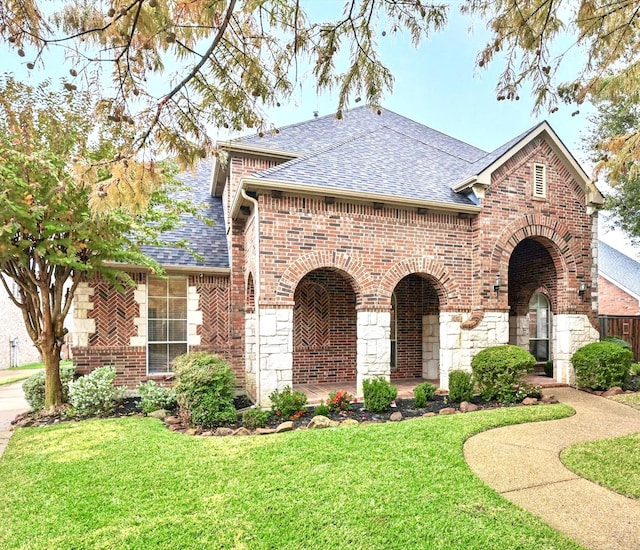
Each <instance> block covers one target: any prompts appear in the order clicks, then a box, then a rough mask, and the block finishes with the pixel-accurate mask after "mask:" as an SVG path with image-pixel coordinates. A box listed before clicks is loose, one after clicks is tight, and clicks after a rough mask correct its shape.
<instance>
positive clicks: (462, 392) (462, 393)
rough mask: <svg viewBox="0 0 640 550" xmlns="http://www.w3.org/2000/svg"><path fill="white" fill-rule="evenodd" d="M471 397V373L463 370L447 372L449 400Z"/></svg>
mask: <svg viewBox="0 0 640 550" xmlns="http://www.w3.org/2000/svg"><path fill="white" fill-rule="evenodd" d="M472 399H473V382H472V381H471V373H470V372H466V371H463V370H452V371H451V372H450V373H449V400H450V401H453V402H454V403H462V402H463V401H471V400H472Z"/></svg>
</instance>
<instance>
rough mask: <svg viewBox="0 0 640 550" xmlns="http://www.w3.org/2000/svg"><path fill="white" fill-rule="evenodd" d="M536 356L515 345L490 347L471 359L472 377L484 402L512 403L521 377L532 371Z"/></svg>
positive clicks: (516, 398)
mask: <svg viewBox="0 0 640 550" xmlns="http://www.w3.org/2000/svg"><path fill="white" fill-rule="evenodd" d="M535 364H536V359H535V357H534V356H533V355H531V354H530V353H529V352H528V351H526V350H524V349H522V348H521V347H518V346H513V345H509V344H507V345H504V346H492V347H490V348H486V349H483V350H482V351H480V352H479V353H478V354H476V356H475V357H474V358H473V359H472V360H471V370H472V372H473V380H474V382H475V385H476V388H477V389H478V391H479V392H480V395H481V396H482V398H483V399H485V400H486V401H494V400H495V401H498V402H499V403H514V402H515V401H517V400H518V388H519V386H520V385H521V383H522V379H523V378H524V376H525V375H526V374H527V373H528V372H530V371H531V370H533V367H534V366H535Z"/></svg>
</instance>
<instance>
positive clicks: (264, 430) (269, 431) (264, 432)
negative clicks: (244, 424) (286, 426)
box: [255, 428, 276, 435]
mask: <svg viewBox="0 0 640 550" xmlns="http://www.w3.org/2000/svg"><path fill="white" fill-rule="evenodd" d="M255 433H256V435H270V434H274V433H276V431H275V429H273V428H258V429H257V430H256V432H255Z"/></svg>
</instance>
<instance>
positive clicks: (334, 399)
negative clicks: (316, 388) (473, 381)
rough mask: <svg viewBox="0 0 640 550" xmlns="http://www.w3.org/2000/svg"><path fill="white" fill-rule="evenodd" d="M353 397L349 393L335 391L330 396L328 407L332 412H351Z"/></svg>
mask: <svg viewBox="0 0 640 550" xmlns="http://www.w3.org/2000/svg"><path fill="white" fill-rule="evenodd" d="M352 399H353V395H351V394H350V393H349V392H347V391H342V390H339V391H334V392H331V393H330V394H329V400H328V401H327V406H328V407H329V410H330V411H336V412H347V411H350V410H351V400H352Z"/></svg>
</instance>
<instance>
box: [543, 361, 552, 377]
mask: <svg viewBox="0 0 640 550" xmlns="http://www.w3.org/2000/svg"><path fill="white" fill-rule="evenodd" d="M544 375H545V376H548V377H549V378H553V361H547V362H546V363H545V364H544Z"/></svg>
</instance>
